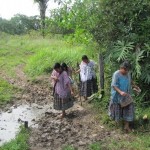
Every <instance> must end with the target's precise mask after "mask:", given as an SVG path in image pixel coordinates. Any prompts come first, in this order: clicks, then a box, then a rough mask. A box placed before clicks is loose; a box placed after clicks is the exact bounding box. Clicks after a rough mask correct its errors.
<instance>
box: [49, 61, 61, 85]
mask: <svg viewBox="0 0 150 150" xmlns="http://www.w3.org/2000/svg"><path fill="white" fill-rule="evenodd" d="M60 68H61V66H60V63H55V65H54V68H53V71H52V74H51V81H52V83H51V84H52V87H53V88H54V86H55V84H56V82H57V80H58V76H59V70H60Z"/></svg>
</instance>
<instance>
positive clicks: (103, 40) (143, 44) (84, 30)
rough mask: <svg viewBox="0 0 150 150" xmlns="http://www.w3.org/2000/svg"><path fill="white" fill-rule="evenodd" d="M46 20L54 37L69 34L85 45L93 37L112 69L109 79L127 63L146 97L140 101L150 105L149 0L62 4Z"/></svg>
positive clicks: (110, 0) (107, 0)
mask: <svg viewBox="0 0 150 150" xmlns="http://www.w3.org/2000/svg"><path fill="white" fill-rule="evenodd" d="M49 20H50V22H51V24H50V27H52V28H51V29H52V32H54V33H61V34H68V33H69V34H72V38H76V39H77V40H78V41H84V42H85V41H86V39H89V38H91V37H92V38H93V41H96V43H97V44H98V49H99V50H100V52H101V53H103V55H104V56H105V58H106V62H107V64H108V66H109V67H110V68H111V70H110V71H109V72H108V74H109V75H110V74H112V72H113V71H114V70H115V69H117V68H118V67H119V64H120V63H121V62H122V61H124V60H130V62H131V64H132V76H133V79H134V80H135V81H136V82H137V84H139V85H140V87H141V89H142V91H143V94H144V95H145V96H144V97H145V98H143V101H144V102H145V103H148V102H149V97H150V95H149V93H150V92H149V85H150V64H149V62H150V29H149V26H150V2H149V1H148V0H140V1H139V0H131V1H120V0H99V1H98V0H93V1H92V0H77V1H75V2H74V3H71V1H69V2H68V1H65V3H63V4H62V5H61V7H60V8H58V9H56V10H53V11H52V12H51V18H50V19H49ZM79 39H80V40H79ZM81 39H84V40H81ZM108 56H109V57H108ZM112 64H113V65H112Z"/></svg>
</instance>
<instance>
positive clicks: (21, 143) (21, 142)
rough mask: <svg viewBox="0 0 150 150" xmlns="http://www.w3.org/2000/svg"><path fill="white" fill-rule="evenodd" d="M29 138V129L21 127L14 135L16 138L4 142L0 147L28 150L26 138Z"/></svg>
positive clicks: (2, 148)
mask: <svg viewBox="0 0 150 150" xmlns="http://www.w3.org/2000/svg"><path fill="white" fill-rule="evenodd" d="M28 138H29V131H28V130H27V129H25V128H23V127H21V131H20V132H19V134H18V135H17V136H16V139H13V140H12V141H10V142H9V143H6V144H4V145H3V146H2V147H1V148H0V149H1V150H28V149H29V147H28V144H27V140H28Z"/></svg>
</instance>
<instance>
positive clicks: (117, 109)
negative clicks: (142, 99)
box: [109, 101, 134, 122]
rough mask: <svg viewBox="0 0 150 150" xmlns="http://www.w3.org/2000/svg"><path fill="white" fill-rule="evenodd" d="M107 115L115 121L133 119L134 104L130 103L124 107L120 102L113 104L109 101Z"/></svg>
mask: <svg viewBox="0 0 150 150" xmlns="http://www.w3.org/2000/svg"><path fill="white" fill-rule="evenodd" d="M109 116H110V117H111V118H112V119H113V120H115V121H120V120H124V121H129V122H131V121H133V120H134V104H133V103H131V104H129V105H128V106H126V107H123V108H122V107H121V106H120V104H114V103H112V101H110V104H109Z"/></svg>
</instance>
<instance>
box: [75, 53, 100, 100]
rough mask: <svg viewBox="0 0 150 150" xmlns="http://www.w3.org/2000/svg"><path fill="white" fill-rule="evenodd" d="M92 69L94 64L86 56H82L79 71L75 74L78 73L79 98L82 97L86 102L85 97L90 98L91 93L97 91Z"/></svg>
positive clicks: (94, 74)
mask: <svg viewBox="0 0 150 150" xmlns="http://www.w3.org/2000/svg"><path fill="white" fill-rule="evenodd" d="M94 67H95V62H94V61H92V60H89V58H88V57H87V56H86V55H83V56H82V62H81V64H80V69H79V70H78V71H77V72H80V79H81V96H84V99H85V100H87V97H90V96H91V95H92V94H93V93H96V92H97V91H98V86H97V78H96V73H95V70H94Z"/></svg>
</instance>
